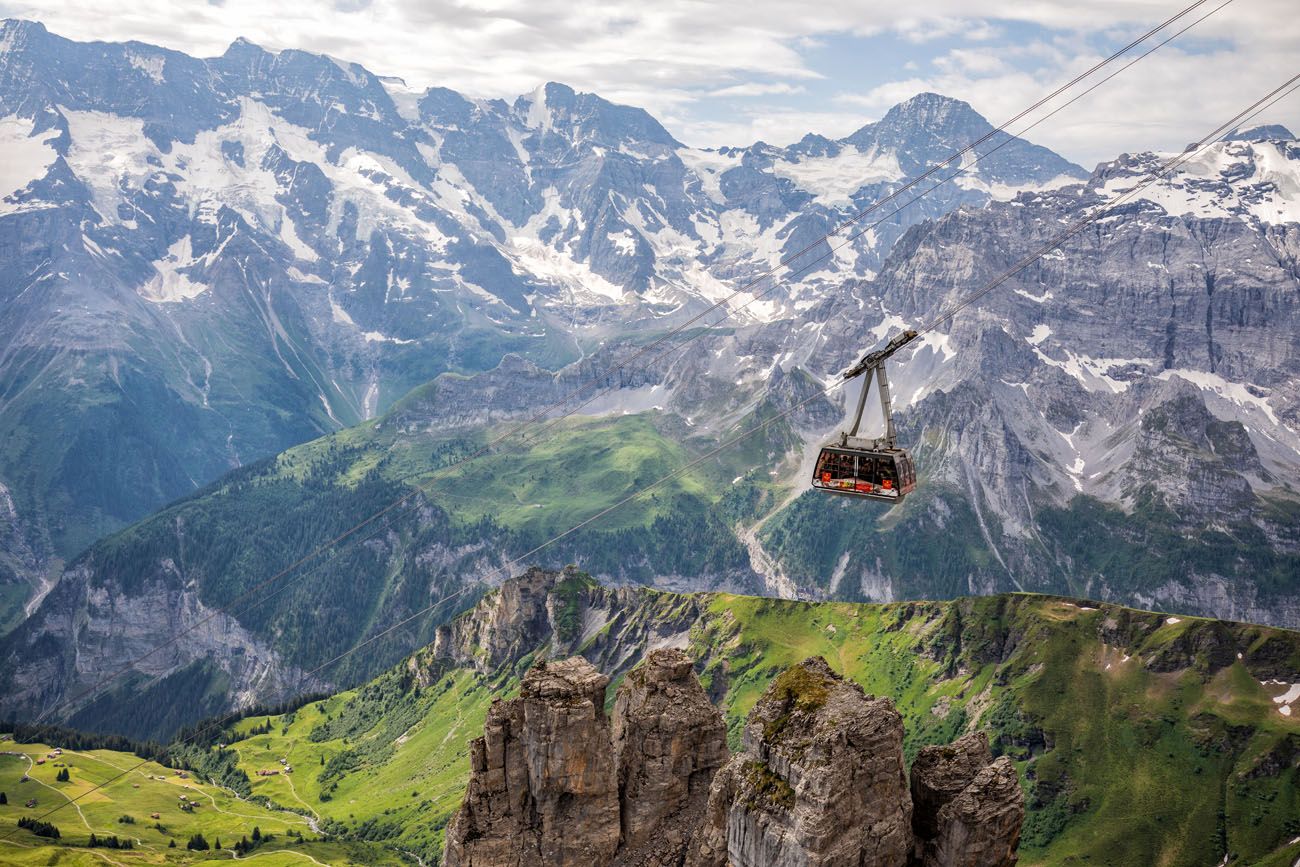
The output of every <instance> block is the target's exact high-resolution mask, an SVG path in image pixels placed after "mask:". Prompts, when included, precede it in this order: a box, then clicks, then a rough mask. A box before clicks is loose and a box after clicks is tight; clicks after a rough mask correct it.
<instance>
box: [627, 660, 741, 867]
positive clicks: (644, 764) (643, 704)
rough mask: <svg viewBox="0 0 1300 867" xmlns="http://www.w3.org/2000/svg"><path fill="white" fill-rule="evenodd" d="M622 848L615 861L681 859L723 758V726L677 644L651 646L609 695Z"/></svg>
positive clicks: (671, 861) (630, 863) (629, 865)
mask: <svg viewBox="0 0 1300 867" xmlns="http://www.w3.org/2000/svg"><path fill="white" fill-rule="evenodd" d="M614 756H615V761H616V762H617V764H618V781H619V806H620V808H621V813H622V847H621V850H620V852H619V858H618V861H617V862H616V863H617V864H619V865H627V867H633V865H643V864H644V865H650V864H654V865H659V864H664V865H667V864H680V863H681V860H682V857H683V855H684V853H685V850H686V845H687V843H689V842H690V838H691V834H692V832H693V831H694V829H695V827H696V826H697V825H698V824H699V820H700V816H701V815H702V814H703V811H704V806H705V802H706V801H707V800H708V797H709V786H710V783H711V782H712V780H713V775H714V772H715V771H717V769H718V768H720V767H721V766H722V765H724V764H726V762H727V759H728V751H727V728H726V725H725V724H724V723H723V721H722V714H721V713H719V712H718V709H717V708H715V707H714V706H713V705H712V704H711V703H710V702H709V698H708V696H707V695H705V693H704V688H703V687H701V686H700V682H699V679H698V678H696V676H695V671H694V669H693V668H692V665H691V659H690V657H688V656H687V655H686V654H685V653H683V652H682V651H680V650H670V649H662V650H655V651H652V652H651V653H650V654H649V655H648V656H647V657H646V661H645V664H644V665H642V666H641V667H639V668H637V669H634V670H633V671H632V672H631V673H630V674H629V675H628V676H627V678H626V679H625V680H624V681H623V683H622V685H621V686H620V687H619V691H618V698H617V699H616V700H615V702H614Z"/></svg>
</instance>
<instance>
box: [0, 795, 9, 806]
mask: <svg viewBox="0 0 1300 867" xmlns="http://www.w3.org/2000/svg"><path fill="white" fill-rule="evenodd" d="M7 803H9V796H8V795H6V794H5V793H4V792H0V804H7Z"/></svg>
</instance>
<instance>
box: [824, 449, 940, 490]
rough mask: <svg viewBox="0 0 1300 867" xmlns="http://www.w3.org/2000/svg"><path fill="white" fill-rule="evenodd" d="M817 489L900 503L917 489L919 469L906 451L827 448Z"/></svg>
mask: <svg viewBox="0 0 1300 867" xmlns="http://www.w3.org/2000/svg"><path fill="white" fill-rule="evenodd" d="M812 485H813V487H814V488H817V489H819V490H823V491H829V492H831V493H834V494H850V495H852V496H855V497H866V498H868V499H872V500H884V501H886V502H888V503H899V502H901V501H902V499H903V497H905V496H907V495H908V494H910V493H912V491H913V490H915V488H916V468H915V467H914V466H913V464H912V456H911V455H909V454H908V453H907V450H906V449H899V448H893V449H890V448H885V449H855V448H851V447H850V448H846V447H837V446H825V447H823V448H822V451H821V454H820V455H818V456H817V467H816V469H815V470H814V471H813V480H812Z"/></svg>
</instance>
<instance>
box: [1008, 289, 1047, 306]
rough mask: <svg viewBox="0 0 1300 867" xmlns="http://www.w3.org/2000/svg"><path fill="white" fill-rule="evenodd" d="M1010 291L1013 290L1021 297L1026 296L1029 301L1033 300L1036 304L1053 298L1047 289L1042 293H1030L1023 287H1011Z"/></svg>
mask: <svg viewBox="0 0 1300 867" xmlns="http://www.w3.org/2000/svg"><path fill="white" fill-rule="evenodd" d="M1011 291H1013V292H1015V293H1016V294H1017V295H1019V296H1021V297H1022V298H1028V299H1029V300H1030V301H1033V302H1035V303H1037V304H1043V303H1045V302H1047V301H1051V300H1052V298H1053V295H1052V293H1051V292H1050V291H1048V290H1044V291H1043V294H1042V295H1032V294H1030V293H1029V292H1026V291H1025V290H1024V289H1020V288H1013V289H1012V290H1011Z"/></svg>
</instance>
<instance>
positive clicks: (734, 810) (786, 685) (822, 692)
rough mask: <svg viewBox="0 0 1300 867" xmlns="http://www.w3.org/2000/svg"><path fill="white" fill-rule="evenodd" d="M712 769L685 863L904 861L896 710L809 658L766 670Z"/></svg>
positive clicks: (708, 866) (783, 866)
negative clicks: (734, 741)
mask: <svg viewBox="0 0 1300 867" xmlns="http://www.w3.org/2000/svg"><path fill="white" fill-rule="evenodd" d="M743 743H744V747H743V749H742V751H741V752H740V753H739V754H738V755H736V756H735V757H733V758H732V760H731V762H730V763H728V765H727V767H726V768H725V769H724V770H723V771H722V772H720V773H719V775H718V778H717V779H716V780H715V783H714V789H713V792H712V793H711V796H710V801H709V807H708V815H707V817H706V822H705V824H704V826H703V827H701V829H700V832H699V837H698V839H697V841H696V843H695V845H694V846H693V847H692V851H691V853H690V856H689V857H688V859H687V864H689V865H692V867H795V865H800V867H805V865H806V867H823V865H824V867H831V865H860V864H870V865H879V867H888V865H899V867H902V865H906V864H907V862H908V858H909V857H910V855H911V850H912V832H911V821H912V799H911V795H910V794H909V791H908V785H907V776H906V773H905V771H904V767H903V719H902V717H901V716H900V715H899V713H898V711H897V710H895V709H894V705H893V702H891V701H889V700H888V699H876V698H874V697H871V696H868V695H866V694H865V693H864V692H863V691H862V688H861V687H859V686H858V685H857V684H854V683H852V682H850V681H846V680H844V679H842V678H840V677H839V676H838V675H837V674H835V672H833V671H831V668H830V666H829V665H827V664H826V661H825V660H823V659H821V658H820V657H814V658H812V659H808V660H805V661H804V662H802V663H800V664H799V665H797V666H794V667H793V668H791V669H789V670H788V671H786V672H785V673H784V674H782V675H781V676H780V677H778V678H777V679H776V680H775V681H774V682H773V684H772V686H771V687H769V689H768V690H767V692H766V693H765V694H764V696H763V698H762V699H760V700H759V702H758V704H757V705H755V707H754V710H753V711H752V712H751V713H750V716H749V720H748V721H747V722H746V724H745V732H744V739H743Z"/></svg>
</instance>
